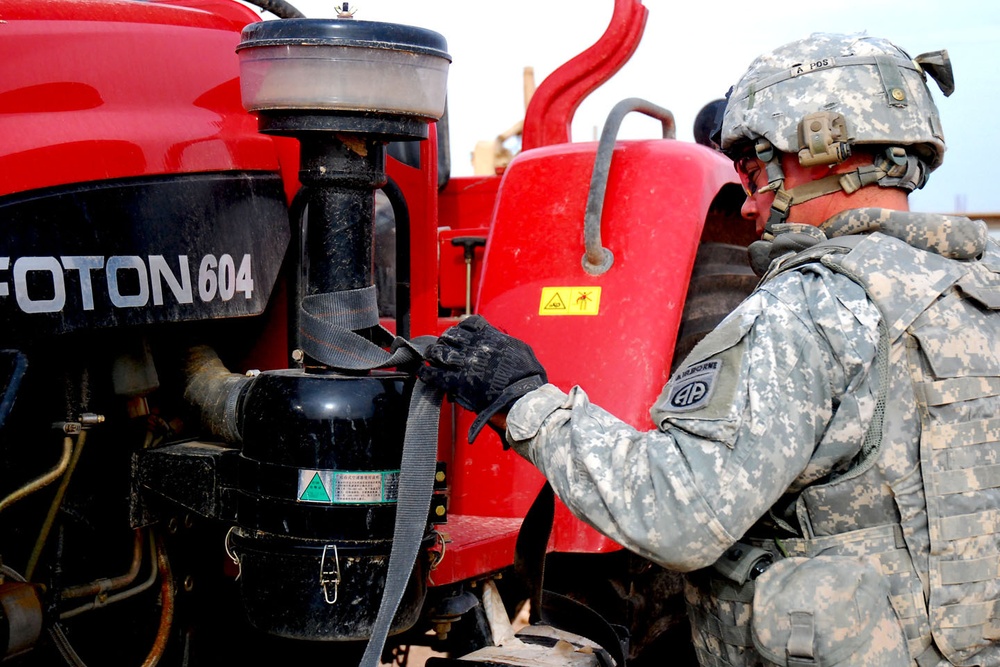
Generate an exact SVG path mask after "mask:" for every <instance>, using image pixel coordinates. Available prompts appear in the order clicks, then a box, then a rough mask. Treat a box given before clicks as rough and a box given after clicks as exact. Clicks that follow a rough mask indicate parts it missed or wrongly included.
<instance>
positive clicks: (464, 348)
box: [417, 315, 548, 442]
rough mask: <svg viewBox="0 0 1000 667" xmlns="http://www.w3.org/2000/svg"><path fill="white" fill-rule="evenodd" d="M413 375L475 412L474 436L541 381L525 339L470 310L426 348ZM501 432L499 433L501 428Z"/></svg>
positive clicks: (538, 366) (542, 377)
mask: <svg viewBox="0 0 1000 667" xmlns="http://www.w3.org/2000/svg"><path fill="white" fill-rule="evenodd" d="M425 356H426V358H427V361H429V362H430V365H429V366H421V367H420V369H419V370H418V371H417V375H418V376H419V377H420V379H421V380H423V381H424V382H426V383H428V384H430V385H433V386H435V387H438V388H439V389H442V390H444V391H445V392H447V393H448V395H449V396H450V397H451V399H452V400H454V401H455V402H456V403H458V404H459V405H461V406H462V407H463V408H465V409H466V410H471V411H472V412H475V413H477V417H476V419H475V421H473V422H472V426H471V427H470V428H469V442H472V441H473V440H475V439H476V436H478V435H479V432H480V431H481V430H482V428H483V426H484V425H485V424H486V423H487V422H488V421H489V419H490V417H492V416H493V415H495V414H497V413H498V412H500V411H501V410H504V409H506V408H507V407H509V406H510V405H511V404H513V403H514V401H516V400H517V399H519V398H521V397H522V396H524V395H525V394H527V393H528V392H529V391H532V390H533V389H537V388H539V387H541V386H542V385H543V384H545V383H546V382H547V381H548V379H547V377H546V375H545V369H544V368H542V365H541V364H540V363H538V359H536V358H535V353H534V352H533V351H532V350H531V348H530V347H529V346H528V345H527V343H525V342H523V341H521V340H518V339H517V338H514V337H512V336H508V335H507V334H505V333H503V332H501V331H500V330H499V329H497V328H496V327H494V326H492V325H491V324H490V323H489V322H487V321H486V320H485V319H484V318H483V317H481V316H479V315H473V316H471V317H467V318H466V319H464V320H462V322H461V323H459V324H457V325H456V326H453V327H451V328H449V329H448V330H447V331H445V332H444V333H443V334H441V337H440V338H438V339H437V341H436V342H435V343H434V344H433V345H431V346H430V348H428V350H427V353H426V355H425ZM501 437H502V434H501Z"/></svg>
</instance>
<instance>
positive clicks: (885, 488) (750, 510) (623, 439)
mask: <svg viewBox="0 0 1000 667" xmlns="http://www.w3.org/2000/svg"><path fill="white" fill-rule="evenodd" d="M928 76H930V77H932V78H933V79H934V80H935V81H936V82H937V83H938V85H939V86H940V87H941V90H942V91H943V92H944V94H945V95H948V94H950V93H951V91H952V90H953V87H954V85H953V79H952V77H951V67H950V64H949V61H948V58H947V53H946V52H944V51H939V52H935V53H930V54H924V55H921V56H918V57H917V58H915V59H914V58H911V57H910V56H909V55H907V54H906V53H905V52H904V51H902V50H901V49H900V48H898V47H897V46H895V45H894V44H892V43H891V42H889V41H887V40H885V39H879V38H874V37H868V36H865V35H834V34H814V35H812V36H810V37H809V38H808V39H804V40H800V41H796V42H792V43H790V44H788V45H785V46H783V47H781V48H779V49H777V50H775V51H772V52H770V53H766V54H764V55H762V56H760V57H759V58H757V59H756V60H755V61H754V62H753V63H752V64H751V66H750V68H749V69H748V70H747V72H746V73H745V74H744V75H743V77H742V78H741V79H740V81H739V82H738V83H737V84H736V85H735V86H734V88H733V89H732V90H731V91H730V94H729V95H728V102H727V106H726V110H725V114H724V117H723V122H722V127H721V133H720V134H719V138H718V143H719V145H720V146H721V149H722V150H723V151H724V152H726V153H727V154H728V155H730V156H731V157H732V158H733V160H734V163H735V166H736V169H737V171H738V172H739V175H740V178H741V180H742V182H743V185H744V188H745V190H746V202H745V203H744V205H743V208H742V213H743V215H744V217H746V218H748V219H751V220H754V221H756V223H757V228H758V231H759V232H761V233H762V238H761V240H760V241H758V242H756V243H754V244H753V245H752V246H751V259H752V263H753V264H754V266H755V268H756V269H758V271H759V272H760V273H761V274H762V276H763V277H762V280H761V283H760V285H759V286H758V288H757V289H756V290H755V291H754V293H753V294H752V295H751V296H750V297H749V298H748V299H747V300H746V301H744V302H743V303H742V304H741V305H740V306H739V307H738V308H737V309H736V310H735V311H734V312H733V313H732V314H731V315H730V316H729V317H727V318H726V319H725V320H724V321H723V322H722V323H721V324H720V325H719V326H718V328H717V329H716V330H715V331H713V332H712V333H710V334H709V335H708V336H706V337H705V338H704V339H703V340H702V341H701V342H700V343H699V344H698V345H697V346H696V347H695V349H694V350H693V351H692V352H691V354H690V355H689V356H688V357H687V359H686V360H685V361H684V362H683V363H682V364H681V366H680V367H679V370H678V371H677V372H676V373H675V374H674V375H673V377H672V378H671V379H670V381H669V383H668V384H667V385H666V387H664V389H663V391H662V393H661V396H660V398H659V399H658V401H657V402H656V403H655V405H653V406H652V408H651V415H652V418H653V422H654V424H655V426H656V428H655V429H654V430H650V431H648V432H641V431H637V430H636V429H634V428H632V427H630V426H629V425H627V424H625V423H623V422H621V421H620V420H618V419H616V418H615V417H614V416H612V415H610V414H608V413H607V412H606V411H604V410H602V409H600V408H599V407H597V406H596V405H593V404H591V403H590V402H589V401H588V399H587V395H586V393H585V392H584V390H583V389H582V388H580V387H573V388H572V389H570V391H569V393H568V394H567V393H564V392H563V391H561V390H559V389H558V388H556V387H555V386H552V385H550V384H546V383H545V371H544V369H543V368H542V366H541V365H540V364H539V363H538V361H537V359H536V358H535V356H534V354H533V353H532V351H531V349H530V347H528V346H527V345H526V344H525V343H523V342H521V341H519V340H516V339H513V338H511V337H509V336H506V335H505V334H502V333H501V332H499V331H498V330H496V329H495V328H494V327H492V326H490V325H489V324H487V323H486V322H485V321H484V320H483V319H482V318H479V317H473V318H469V319H468V320H466V321H464V322H463V323H461V324H460V325H458V326H457V327H453V328H452V329H450V330H448V331H446V332H445V333H444V334H443V335H442V336H441V338H440V339H439V341H438V342H437V343H436V344H435V345H434V346H433V347H432V348H431V350H430V352H429V354H428V359H429V361H430V365H429V366H426V367H424V368H423V369H422V371H421V377H422V378H423V379H424V380H425V381H427V382H430V383H432V384H435V385H437V386H439V387H441V388H442V389H444V390H446V391H448V392H449V393H450V395H451V396H452V397H453V398H454V400H455V401H457V402H458V403H459V404H460V405H462V406H464V407H466V408H468V409H470V410H473V411H475V412H476V413H478V417H477V421H476V423H475V424H474V425H473V429H474V431H475V430H476V429H478V428H480V427H481V426H482V425H483V424H484V423H489V424H490V425H492V426H493V427H494V428H496V429H497V430H498V431H500V432H501V433H503V434H504V436H505V437H506V441H507V442H508V443H509V444H510V445H511V446H512V447H513V448H514V449H515V450H516V451H517V452H518V453H519V454H521V455H522V456H524V457H525V458H527V459H528V460H529V461H531V462H532V463H533V464H534V465H535V466H537V467H538V468H539V469H540V470H541V471H542V472H543V473H544V474H545V476H546V477H547V478H548V480H549V481H550V483H551V484H552V486H553V488H554V490H555V491H556V493H557V495H558V496H559V497H560V498H561V499H562V500H563V501H564V502H565V504H566V505H567V506H568V507H569V508H570V509H571V510H572V511H573V512H574V513H575V514H576V515H578V516H579V517H581V518H582V519H583V520H585V521H587V522H588V523H590V524H591V525H593V526H594V527H595V528H597V529H598V530H600V531H602V532H603V533H604V534H606V535H608V536H609V537H611V538H612V539H614V540H616V541H617V542H619V543H620V544H622V545H623V546H625V547H627V548H629V549H631V550H632V551H634V552H636V553H638V554H640V555H642V556H645V557H646V558H649V559H651V560H653V561H655V562H657V563H660V564H661V565H663V566H664V567H667V568H671V569H675V570H679V571H682V572H685V573H687V575H686V584H685V586H686V590H685V597H686V600H687V603H688V613H689V616H690V619H691V623H692V628H693V641H694V645H695V649H696V652H697V654H698V659H699V661H700V662H701V664H703V665H712V666H715V665H785V666H788V667H791V666H804V665H880V666H886V665H889V666H894V665H918V666H919V667H926V666H928V665H941V666H943V665H949V664H955V665H959V664H960V665H973V664H974V665H1000V643H996V642H995V641H994V640H995V638H998V637H1000V416H998V415H1000V314H998V313H997V310H998V309H1000V247H998V246H997V245H996V244H995V243H994V242H993V241H990V240H989V239H988V236H987V232H986V226H985V224H984V223H982V222H981V221H973V220H969V219H967V218H961V217H951V216H944V215H931V214H918V213H913V212H910V211H909V210H908V206H907V195H908V193H909V192H910V191H912V190H914V189H915V188H919V187H922V186H923V185H924V183H925V182H926V180H927V177H928V175H929V174H930V173H931V172H932V171H933V170H934V169H935V168H936V167H938V165H940V164H941V160H942V157H943V154H944V151H945V143H944V138H943V134H942V131H941V124H940V120H939V118H938V113H937V109H936V107H935V105H934V102H933V100H932V98H931V95H930V91H929V90H928V88H927V84H926V78H927V77H928ZM472 435H474V433H472Z"/></svg>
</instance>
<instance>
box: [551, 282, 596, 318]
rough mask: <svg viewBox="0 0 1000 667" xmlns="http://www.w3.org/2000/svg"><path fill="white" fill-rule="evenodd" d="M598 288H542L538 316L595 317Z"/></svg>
mask: <svg viewBox="0 0 1000 667" xmlns="http://www.w3.org/2000/svg"><path fill="white" fill-rule="evenodd" d="M600 309H601V288H600V287H543V288H542V298H541V300H540V301H539V302H538V314H539V315H597V314H598V312H599V311H600Z"/></svg>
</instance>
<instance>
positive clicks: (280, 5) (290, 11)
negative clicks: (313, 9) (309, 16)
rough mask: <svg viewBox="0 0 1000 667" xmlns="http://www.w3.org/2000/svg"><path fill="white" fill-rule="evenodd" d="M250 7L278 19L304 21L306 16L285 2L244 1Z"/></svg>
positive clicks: (272, 0) (266, 0) (267, 0)
mask: <svg viewBox="0 0 1000 667" xmlns="http://www.w3.org/2000/svg"><path fill="white" fill-rule="evenodd" d="M245 1H246V2H247V3H249V4H251V5H255V6H257V7H260V8H261V9H263V10H265V11H268V12H271V13H272V14H274V15H275V16H277V17H278V18H279V19H304V18H306V15H305V14H303V13H302V12H300V11H299V10H298V9H296V8H295V7H293V6H292V5H290V4H289V3H287V2H285V0H245Z"/></svg>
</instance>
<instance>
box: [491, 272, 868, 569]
mask: <svg viewBox="0 0 1000 667" xmlns="http://www.w3.org/2000/svg"><path fill="white" fill-rule="evenodd" d="M878 321H879V318H878V314H877V311H876V309H875V306H874V305H873V304H872V303H871V302H870V301H868V299H867V298H866V297H865V294H864V292H863V290H862V289H861V288H860V287H858V286H857V285H856V284H855V283H853V282H851V281H850V280H848V279H846V278H844V277H843V276H840V275H837V274H833V273H831V272H830V271H829V270H827V269H826V268H825V267H822V266H819V265H817V266H815V267H806V268H805V269H803V270H800V271H797V272H791V273H787V274H783V275H781V276H779V277H778V278H777V279H775V280H773V281H771V282H769V283H768V284H767V285H765V286H764V287H763V288H761V289H759V290H758V291H757V292H755V293H754V294H753V295H752V296H751V297H750V298H749V299H747V301H745V302H744V303H743V304H742V305H741V306H740V307H739V308H738V309H737V310H736V311H734V312H733V313H732V314H731V315H730V316H729V317H728V318H726V320H725V321H724V322H723V323H722V324H721V325H720V326H719V327H718V328H717V329H716V330H715V331H714V332H712V333H711V334H709V335H708V336H706V337H705V339H704V340H703V341H702V342H701V343H700V344H699V345H698V346H696V348H695V349H694V350H693V351H692V353H691V355H690V356H689V357H688V358H687V359H686V360H685V362H684V363H683V364H681V366H680V367H679V370H678V371H677V372H676V373H675V374H674V376H673V377H672V379H671V381H670V383H668V384H667V386H666V387H664V390H663V393H662V394H661V396H660V399H658V401H657V403H656V405H654V406H653V408H652V410H651V412H652V415H653V419H654V423H656V424H657V426H659V428H658V429H656V430H650V431H645V432H643V431H640V430H637V429H635V428H633V427H632V426H630V425H628V424H626V423H624V422H622V421H621V420H619V419H617V418H615V417H614V416H613V415H611V414H609V413H608V412H607V411H605V410H603V409H601V408H600V407H598V406H596V405H593V404H591V403H590V402H589V400H588V398H587V395H586V393H585V392H584V390H583V389H581V388H580V387H573V388H572V389H571V390H570V391H569V393H568V394H566V393H563V392H562V391H561V390H559V389H558V388H556V387H554V386H552V385H546V386H544V387H542V388H541V389H538V390H536V391H534V392H532V393H530V394H528V395H526V396H525V397H523V398H522V399H521V400H519V401H518V402H517V403H516V404H515V405H514V406H513V408H512V409H511V411H510V414H509V415H508V419H507V427H508V432H507V438H508V441H510V442H511V444H512V445H513V447H514V449H515V450H516V451H518V452H519V453H520V454H522V455H523V456H525V457H526V458H528V460H530V461H531V462H532V463H533V464H535V465H536V466H537V467H538V468H539V469H540V470H541V471H542V472H543V473H544V474H545V476H546V477H547V478H548V479H549V481H550V482H551V483H552V485H553V488H554V489H555V491H556V493H557V495H558V496H559V497H560V499H562V501H563V502H564V503H566V505H567V506H568V507H569V508H570V509H571V510H572V511H573V513H574V514H576V515H577V516H579V517H580V518H581V519H583V520H584V521H586V522H587V523H589V524H591V525H592V526H594V527H595V528H596V529H597V530H599V531H601V532H603V533H604V534H606V535H608V536H609V537H611V538H612V539H614V540H615V541H617V542H618V543H619V544H621V545H623V546H625V547H627V548H629V549H631V550H633V551H635V552H636V553H639V554H641V555H643V556H645V557H647V558H649V559H651V560H653V561H656V562H658V563H660V564H661V565H663V566H665V567H668V568H672V569H676V570H681V571H689V570H694V569H698V568H701V567H705V566H707V565H710V564H711V563H713V562H715V560H716V559H717V558H718V557H719V556H720V555H721V554H722V552H723V551H725V549H727V548H728V547H729V546H731V545H732V543H733V542H735V541H736V540H737V539H739V538H740V537H741V536H742V535H743V534H744V533H745V532H746V531H747V530H748V529H749V528H750V527H751V526H752V525H753V523H754V522H755V521H756V520H757V519H759V518H760V517H761V516H762V515H763V514H764V513H765V512H766V511H767V510H768V509H769V508H770V507H771V506H772V505H773V504H774V503H775V502H776V501H777V500H778V499H779V498H780V497H781V496H782V495H783V494H784V493H785V492H786V490H788V489H789V488H790V487H792V488H794V486H795V484H796V482H797V481H798V480H800V478H801V479H806V480H808V479H813V478H815V477H817V476H821V475H823V474H827V473H828V472H830V470H832V469H834V468H836V467H838V466H843V465H846V463H847V462H848V461H850V459H851V458H852V457H853V456H854V454H855V453H856V452H857V450H858V447H859V446H860V443H861V440H862V437H863V433H864V428H863V424H864V423H866V422H867V420H868V419H869V418H870V417H871V414H872V410H873V407H874V394H875V392H876V390H877V387H872V386H871V384H872V383H871V382H870V379H871V378H870V375H869V371H870V370H871V365H872V361H873V359H874V358H875V347H876V344H877V341H878Z"/></svg>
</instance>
